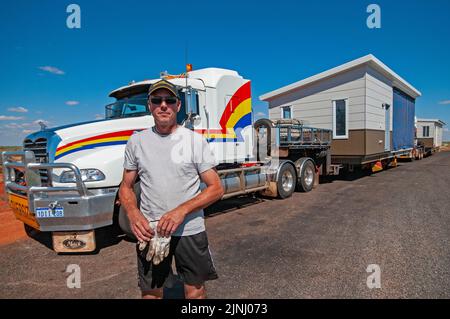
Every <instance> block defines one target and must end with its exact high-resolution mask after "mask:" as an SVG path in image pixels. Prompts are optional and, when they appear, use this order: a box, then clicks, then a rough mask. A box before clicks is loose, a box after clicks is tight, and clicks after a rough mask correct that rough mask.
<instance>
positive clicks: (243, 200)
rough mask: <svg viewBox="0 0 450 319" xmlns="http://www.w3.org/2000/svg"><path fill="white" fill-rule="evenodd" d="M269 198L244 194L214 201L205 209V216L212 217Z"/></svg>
mask: <svg viewBox="0 0 450 319" xmlns="http://www.w3.org/2000/svg"><path fill="white" fill-rule="evenodd" d="M267 200H270V199H269V198H265V197H256V195H246V196H241V197H234V198H229V199H225V200H222V201H219V202H216V203H214V204H213V205H211V206H209V207H208V208H206V209H205V216H207V217H212V216H216V215H219V214H223V213H227V212H231V211H234V210H236V209H240V208H244V207H248V206H252V205H255V204H259V203H262V202H264V201H267Z"/></svg>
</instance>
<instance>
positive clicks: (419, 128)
mask: <svg viewBox="0 0 450 319" xmlns="http://www.w3.org/2000/svg"><path fill="white" fill-rule="evenodd" d="M424 126H429V127H430V134H429V135H428V136H423V127H424ZM435 132H436V128H435V123H434V122H430V121H418V122H417V138H435V134H436V133H435Z"/></svg>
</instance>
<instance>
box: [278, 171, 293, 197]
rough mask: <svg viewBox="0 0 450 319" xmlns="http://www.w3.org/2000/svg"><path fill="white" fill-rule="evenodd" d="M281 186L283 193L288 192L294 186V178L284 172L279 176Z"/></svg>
mask: <svg viewBox="0 0 450 319" xmlns="http://www.w3.org/2000/svg"><path fill="white" fill-rule="evenodd" d="M281 186H282V187H283V190H284V191H285V192H290V191H291V189H292V187H293V186H294V176H293V175H292V172H291V171H288V170H286V171H284V172H283V175H282V176H281Z"/></svg>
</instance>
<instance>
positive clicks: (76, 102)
mask: <svg viewBox="0 0 450 319" xmlns="http://www.w3.org/2000/svg"><path fill="white" fill-rule="evenodd" d="M78 104H80V102H78V101H66V105H70V106H72V105H78Z"/></svg>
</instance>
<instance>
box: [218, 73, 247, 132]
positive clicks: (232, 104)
mask: <svg viewBox="0 0 450 319" xmlns="http://www.w3.org/2000/svg"><path fill="white" fill-rule="evenodd" d="M250 97H251V91H250V81H248V82H247V83H245V84H244V85H243V86H241V87H240V88H239V89H238V90H237V91H236V93H234V94H233V96H232V97H231V99H230V100H229V101H228V104H227V106H226V107H225V110H224V111H223V114H222V117H221V119H220V127H221V128H222V132H223V133H226V125H227V122H228V120H229V118H230V116H231V114H233V112H234V110H235V109H236V107H237V106H238V105H239V104H240V103H241V102H243V101H245V100H247V99H248V98H250ZM224 130H225V131H224Z"/></svg>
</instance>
